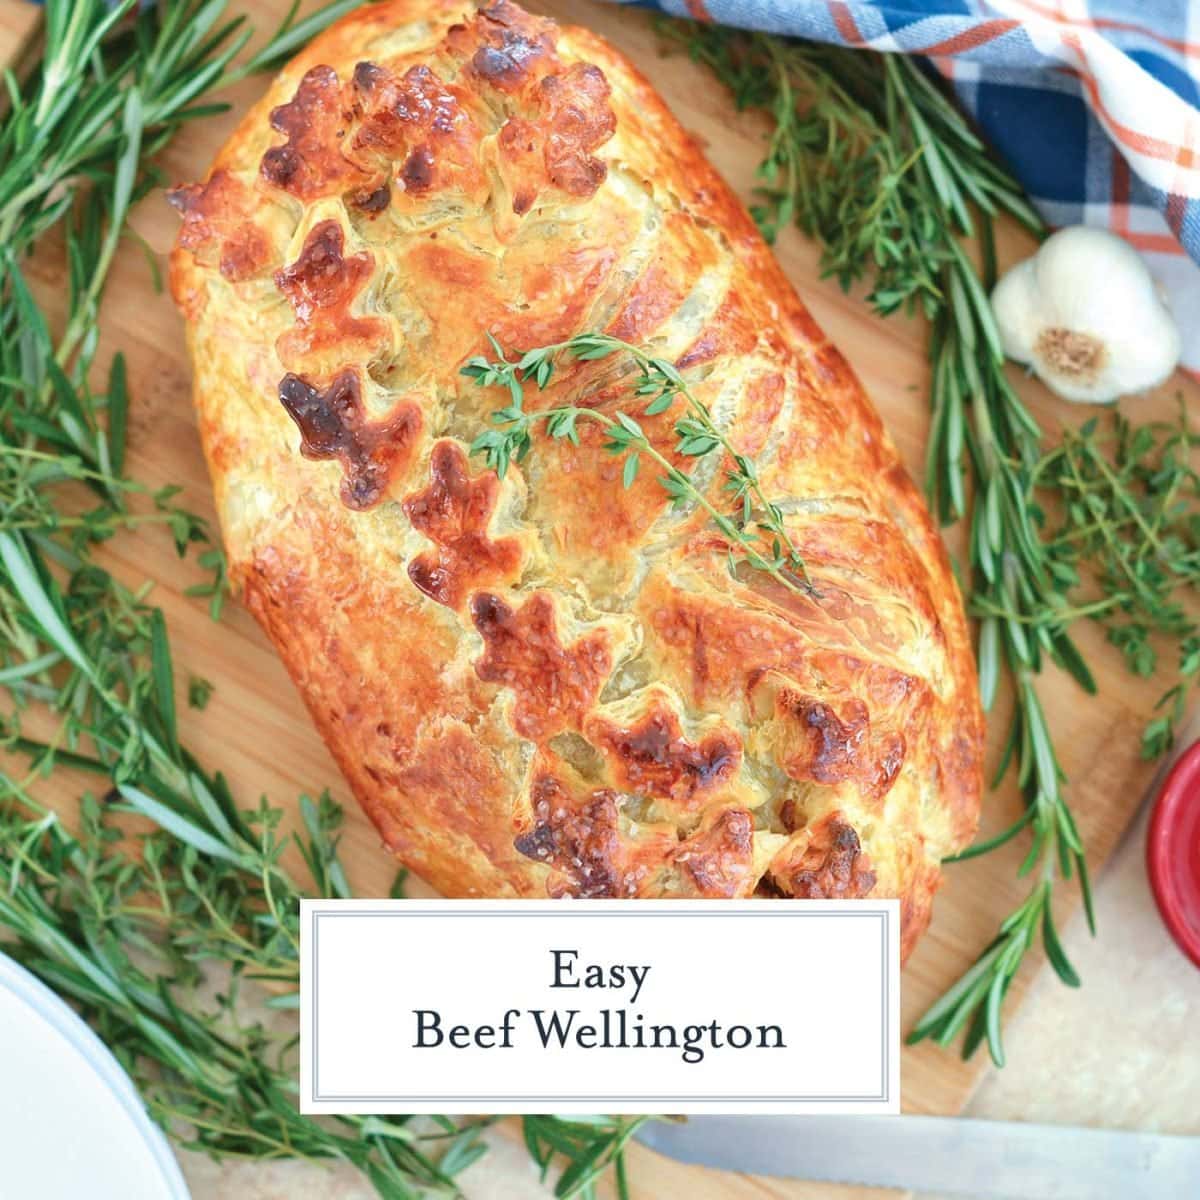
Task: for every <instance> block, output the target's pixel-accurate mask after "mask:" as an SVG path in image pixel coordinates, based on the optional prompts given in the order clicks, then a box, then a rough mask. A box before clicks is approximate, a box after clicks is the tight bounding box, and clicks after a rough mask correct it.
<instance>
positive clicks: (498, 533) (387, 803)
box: [172, 0, 982, 953]
mask: <svg viewBox="0 0 1200 1200" xmlns="http://www.w3.org/2000/svg"><path fill="white" fill-rule="evenodd" d="M175 196H176V203H177V204H178V206H179V207H180V208H181V210H182V211H183V213H184V221H183V227H182V229H181V232H180V237H179V243H178V246H177V248H176V250H175V253H174V255H173V257H172V285H173V291H174V294H175V295H176V296H177V298H178V299H179V301H180V304H181V307H183V308H184V310H185V313H186V315H187V318H188V335H189V339H190V345H191V351H192V359H193V363H194V367H195V373H196V403H197V407H198V409H199V413H200V427H201V432H202V435H203V438H204V444H205V450H206V453H207V455H208V458H209V462H210V466H211V469H212V473H213V479H214V484H215V488H216V492H217V504H218V511H219V513H220V517H221V523H222V528H223V532H224V536H225V542H226V546H227V550H228V554H229V561H230V568H231V573H232V576H233V579H234V582H235V584H236V586H238V587H239V588H241V589H242V591H243V593H244V595H245V597H246V601H247V603H248V604H249V606H250V607H251V610H252V611H253V612H254V614H255V616H256V617H257V618H258V619H259V621H260V622H261V623H262V624H263V626H264V628H265V629H266V630H267V631H268V633H269V635H270V637H271V638H272V640H273V641H274V642H275V644H276V645H277V647H278V649H279V652H280V654H281V655H282V656H283V658H284V661H285V662H286V664H287V667H288V669H289V671H290V672H291V674H292V676H293V678H294V679H295V680H296V682H297V685H298V686H299V687H300V689H301V691H302V692H303V694H304V697H305V700H306V701H307V703H308V706H309V708H310V710H311V711H312V713H313V716H314V719H315V720H316V722H317V724H318V726H319V728H320V730H321V733H322V734H323V736H324V737H325V739H326V740H327V742H328V743H329V746H330V748H331V749H332V751H333V753H334V754H335V755H336V756H337V759H338V761H339V763H340V765H341V767H342V769H343V770H344V772H345V773H346V776H347V778H348V779H349V781H350V783H351V784H352V786H353V788H354V790H355V792H356V794H357V795H358V797H359V799H360V801H361V803H362V805H363V807H364V809H365V810H366V812H367V813H368V814H369V816H370V817H371V819H372V820H373V821H374V823H375V825H376V826H377V827H378V829H379V832H380V835H381V837H382V839H383V841H384V843H385V844H386V845H387V847H388V848H389V849H390V850H391V851H392V852H393V853H395V854H396V855H397V856H398V857H399V858H400V859H401V860H403V862H404V863H406V864H407V865H408V866H409V867H411V868H412V869H413V870H414V871H416V872H418V873H419V874H421V875H422V876H423V877H424V878H426V879H427V880H428V881H429V882H430V883H432V884H433V885H434V886H435V887H437V888H438V889H440V890H441V891H442V892H444V893H445V894H447V895H459V896H495V897H505V896H542V897H544V896H547V895H549V896H614V897H645V896H651V897H659V896H668V897H669V896H679V897H696V896H699V897H734V896H763V897H771V898H775V899H776V900H779V899H780V898H783V897H791V896H843V897H855V896H866V895H869V896H895V897H898V898H899V899H900V910H901V924H902V949H903V952H904V953H908V951H909V950H911V948H912V946H913V944H914V942H915V941H916V939H917V937H918V936H919V935H920V933H921V931H922V929H924V927H925V925H926V923H927V922H928V920H929V914H930V908H931V904H932V896H933V893H934V891H935V890H936V888H937V886H938V883H939V880H940V877H941V876H940V868H939V864H940V862H941V860H942V859H943V858H944V857H945V856H946V855H948V854H950V853H952V852H953V851H955V850H957V849H959V848H961V847H962V846H964V845H965V844H966V843H967V842H969V841H970V839H971V837H972V836H973V833H974V830H975V826H976V822H977V818H978V810H979V793H980V785H981V781H980V753H981V739H982V720H981V716H980V712H979V704H978V698H977V691H976V682H975V676H974V666H973V661H972V655H971V650H970V646H969V643H968V639H967V628H966V622H965V620H964V617H963V612H962V605H961V601H960V598H959V595H958V591H957V589H956V586H955V583H954V579H953V576H952V574H951V571H950V566H949V562H948V559H947V556H946V553H945V550H944V548H943V547H942V544H941V542H940V540H939V538H938V536H937V533H936V532H935V530H934V527H933V524H932V522H931V521H930V519H929V516H928V513H927V512H926V511H925V508H924V505H923V503H922V501H921V498H920V496H919V494H918V493H917V491H916V489H915V488H914V487H913V485H912V483H911V481H910V480H909V478H908V476H907V475H906V474H905V472H904V469H903V467H902V466H901V464H900V461H899V459H898V457H897V454H896V451H895V449H894V447H893V445H892V443H891V441H890V440H889V438H888V436H887V434H886V432H885V431H884V429H883V427H882V425H881V424H880V421H879V418H878V416H877V415H876V414H875V412H874V410H873V409H872V408H871V406H870V404H869V403H868V401H867V400H866V398H865V396H864V395H863V392H862V389H861V387H860V386H859V384H858V382H857V380H856V379H855V377H854V375H853V374H852V372H851V371H850V369H849V367H848V366H847V365H846V363H845V361H844V360H843V359H842V357H841V356H840V355H839V354H838V352H837V351H836V349H835V348H834V347H833V346H831V345H830V344H829V342H828V340H827V339H826V338H825V336H824V335H823V334H822V333H821V331H820V330H819V329H818V328H817V326H816V325H815V324H814V322H813V321H812V318H811V317H810V316H809V314H808V312H807V311H806V310H805V308H804V306H803V305H802V304H801V303H800V301H799V300H798V299H797V297H796V295H795V293H794V291H793V290H792V288H791V286H790V284H789V283H788V281H787V279H786V278H785V277H784V275H783V274H782V272H781V271H780V269H779V267H778V265H777V264H776V262H775V261H774V259H773V258H772V257H771V254H770V252H769V251H768V249H767V248H766V246H765V245H764V244H763V242H762V240H761V238H760V237H759V236H758V234H757V232H756V230H755V229H754V226H753V224H752V222H751V221H750V219H749V217H748V216H747V214H746V213H745V211H744V210H743V208H742V207H741V205H740V204H739V203H738V201H737V200H736V199H735V198H734V196H733V195H732V193H731V192H730V191H729V189H728V188H727V187H726V186H725V184H724V183H723V182H722V181H721V179H720V178H719V177H718V176H717V175H716V173H715V172H714V171H713V169H712V168H711V166H709V164H708V163H707V162H706V161H705V160H704V158H703V157H702V156H701V154H700V152H699V151H698V149H697V148H696V146H695V144H694V142H693V141H692V140H691V139H690V138H689V137H688V136H687V134H686V133H685V132H684V131H683V129H681V128H680V126H679V124H678V122H676V121H675V120H674V118H673V117H672V116H671V114H670V113H669V112H668V111H667V110H666V108H665V107H664V106H663V104H662V102H661V100H660V99H659V98H658V97H657V95H656V94H655V93H654V91H653V90H652V89H651V88H650V86H649V85H648V84H647V83H646V81H645V80H643V79H642V78H641V77H640V76H639V75H638V74H637V72H636V71H635V70H634V69H633V68H632V67H631V66H630V65H629V64H628V63H627V62H626V61H625V60H624V59H623V58H621V56H620V55H618V54H617V53H616V52H615V51H613V50H612V49H611V48H610V47H609V46H607V45H606V44H605V43H604V42H603V41H601V40H600V39H599V38H597V37H595V36H593V35H592V34H590V33H588V32H586V31H584V30H581V29H573V28H559V27H557V26H556V25H554V24H553V23H552V22H550V21H548V20H546V19H544V18H541V17H535V16H530V15H529V14H527V13H524V12H523V11H522V10H521V9H519V8H518V7H517V6H516V5H515V4H511V3H508V2H507V0H498V2H496V3H487V4H483V5H480V4H477V3H474V2H472V0H383V2H382V3H379V4H374V5H365V6H363V7H362V8H361V9H359V10H357V11H356V12H354V13H353V14H351V15H350V16H348V17H346V18H345V19H344V20H343V21H341V22H340V23H339V24H337V25H335V26H334V27H333V28H332V29H330V30H329V31H328V32H327V33H325V34H323V35H322V36H320V37H318V38H317V39H316V40H315V41H314V42H313V44H312V45H311V46H310V47H309V48H308V49H307V50H305V51H304V52H303V53H302V54H301V55H300V56H299V57H298V58H297V59H296V60H295V61H294V62H293V63H292V64H291V65H290V66H288V67H287V68H286V70H284V72H283V73H282V74H281V75H280V77H279V78H278V80H276V82H275V83H274V84H273V86H272V87H271V89H270V92H269V95H268V96H267V98H266V99H265V100H264V102H263V103H262V105H260V106H258V107H257V108H255V109H254V110H252V111H251V112H250V113H249V114H248V115H247V116H246V118H245V120H244V121H243V123H242V125H241V126H240V128H239V129H238V131H237V132H236V133H235V134H234V136H233V138H232V139H231V140H230V142H229V143H228V145H227V146H226V147H225V148H224V149H223V150H222V151H221V153H220V155H219V156H218V158H217V160H216V162H215V163H214V164H213V169H212V171H211V173H210V175H209V177H208V179H207V181H205V182H204V183H202V184H199V185H194V186H193V187H191V188H186V189H182V190H181V191H178V192H176V193H175ZM585 331H594V332H606V333H608V334H610V335H613V336H616V337H619V338H622V339H624V340H626V341H631V342H635V343H637V344H638V345H639V346H642V347H645V348H646V349H647V351H648V352H649V353H652V354H653V355H654V356H656V357H658V358H661V359H663V360H664V361H667V362H670V363H672V364H674V366H675V367H676V369H678V370H680V371H683V372H686V378H687V383H688V386H689V388H690V389H691V390H692V391H693V392H694V394H695V395H696V397H697V398H698V400H699V401H700V402H702V403H703V404H704V405H705V406H706V407H707V408H708V410H709V411H710V412H711V413H712V414H713V417H714V420H715V421H717V422H718V423H719V426H720V429H721V431H722V433H723V435H724V436H725V437H726V438H728V440H729V442H730V444H731V445H732V446H734V447H736V449H737V452H738V453H740V454H745V455H750V456H753V458H754V462H755V464H756V467H757V470H758V474H759V476H760V479H761V483H762V488H763V492H764V494H765V495H768V496H770V497H771V498H772V499H773V500H775V499H776V498H777V499H778V502H779V503H780V505H781V513H782V517H781V520H782V521H783V523H784V526H785V528H786V532H787V535H788V537H789V538H790V539H791V540H792V541H794V543H795V545H796V547H797V550H798V552H799V553H800V554H801V555H802V557H803V559H804V561H805V563H806V564H807V566H808V570H809V573H810V575H811V576H812V581H813V584H814V587H815V589H816V590H815V593H814V594H807V593H806V594H798V593H796V592H794V591H789V590H788V589H786V588H784V587H782V586H779V585H777V584H776V583H775V581H774V580H772V579H771V578H770V577H769V576H767V575H765V574H764V573H763V572H762V571H755V570H749V571H743V570H741V569H738V570H737V571H735V573H734V576H733V577H731V576H730V574H729V572H728V570H727V566H726V559H725V553H724V547H723V544H722V539H721V538H720V537H718V536H715V535H714V532H713V529H712V526H711V524H710V523H709V520H708V516H707V514H706V513H705V512H703V511H702V510H701V509H699V508H691V507H688V506H686V505H685V506H684V507H682V508H680V509H672V508H671V506H670V505H669V503H668V499H667V496H666V493H665V492H664V491H663V488H662V487H661V485H660V484H659V483H658V481H657V480H656V479H655V478H653V472H651V471H648V470H643V471H642V472H641V473H640V474H639V476H638V478H637V479H636V480H635V481H634V483H633V486H631V487H629V488H625V487H623V486H622V475H621V472H622V462H621V460H620V459H619V458H615V457H614V456H612V455H609V454H606V453H605V451H604V447H603V443H604V440H605V438H604V434H603V431H602V430H600V429H599V427H598V426H597V425H596V424H595V423H590V424H589V426H588V428H586V429H585V428H583V427H582V426H581V427H580V431H579V432H580V437H579V442H578V444H573V443H571V442H570V441H567V440H557V441H552V440H547V439H546V438H545V437H544V436H543V434H542V433H541V432H540V428H541V427H540V426H539V427H538V430H539V431H536V432H535V434H534V446H533V450H532V453H530V454H529V456H528V458H527V459H525V460H524V461H523V462H521V463H517V464H514V465H513V466H512V467H511V469H510V470H509V471H508V473H507V474H506V475H505V477H504V479H503V481H501V480H500V479H498V478H496V476H495V474H494V473H492V472H490V471H486V470H483V469H482V468H481V467H479V466H477V465H475V464H471V463H469V462H468V456H467V448H468V447H469V446H470V445H471V443H472V442H473V441H474V439H475V438H476V437H477V436H478V435H479V433H480V432H481V431H483V430H484V429H486V428H488V427H489V417H490V414H491V412H492V411H494V410H495V409H497V408H499V407H501V406H503V405H504V404H505V403H507V402H508V397H507V393H503V394H502V393H501V391H500V390H499V389H493V390H489V389H481V388H479V387H477V386H476V385H475V384H474V383H473V382H471V381H469V380H467V379H465V378H464V377H463V376H462V374H461V369H462V367H463V365H464V363H466V362H467V360H469V359H470V358H472V357H473V356H475V355H479V354H481V353H485V354H486V353H490V351H491V347H490V346H489V343H488V342H487V340H486V334H487V333H491V334H492V335H494V337H495V338H496V339H497V340H498V341H499V343H500V344H501V345H502V346H504V347H505V348H506V349H509V350H518V351H519V350H523V349H527V348H531V347H535V346H542V345H547V344H550V343H554V342H558V341H561V340H565V339H567V338H570V337H572V336H573V335H576V334H579V333H582V332H585ZM631 382H635V376H634V375H633V374H632V373H631V369H630V364H629V363H628V362H627V361H623V360H622V357H621V356H613V357H612V358H610V359H605V360H602V361H598V362H583V363H579V362H570V363H562V364H560V369H559V370H557V371H556V373H555V376H554V379H553V381H552V383H551V385H550V387H549V388H548V390H547V391H545V392H540V391H537V390H536V389H532V388H531V389H529V390H528V391H527V394H526V397H525V403H526V405H527V406H528V407H529V408H530V409H534V408H537V407H539V406H543V405H544V406H546V407H552V406H556V405H580V406H583V405H586V406H591V407H595V408H598V409H601V410H603V411H604V412H605V413H612V412H616V411H628V412H632V413H640V412H641V408H639V406H638V400H637V398H635V397H633V396H631V393H630V387H631ZM672 424H673V417H671V416H670V415H668V414H660V415H658V416H654V417H647V418H645V420H644V431H645V434H646V437H647V438H648V439H649V440H650V443H651V444H652V445H653V447H654V448H655V449H656V450H657V451H659V452H661V453H662V454H664V455H666V456H668V458H669V460H670V461H671V462H672V463H675V462H678V463H679V464H680V467H679V469H681V470H687V471H689V472H692V475H691V478H692V482H693V483H694V485H695V486H696V487H697V488H699V489H701V490H702V492H703V494H704V495H705V496H706V497H707V498H708V499H709V500H710V502H711V503H713V504H714V505H725V506H728V504H729V499H728V496H727V494H726V493H725V492H724V490H723V488H724V474H725V473H724V469H723V466H722V464H721V462H720V461H719V455H718V454H717V453H713V454H711V455H707V456H705V457H703V458H701V459H690V458H687V459H685V458H683V457H680V456H679V455H677V454H676V452H675V448H674V442H675V439H674V436H673V434H672ZM297 428H298V429H299V431H300V439H299V444H297V438H296V430H297ZM314 460H315V461H314Z"/></svg>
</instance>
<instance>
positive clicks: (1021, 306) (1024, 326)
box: [992, 258, 1042, 364]
mask: <svg viewBox="0 0 1200 1200" xmlns="http://www.w3.org/2000/svg"><path fill="white" fill-rule="evenodd" d="M992 312H993V314H994V315H995V317H996V325H997V327H998V328H999V330H1000V343H1001V345H1002V346H1003V347H1004V353H1005V354H1007V355H1008V357H1009V358H1011V359H1015V360H1016V361H1017V362H1019V363H1026V364H1028V363H1031V362H1033V344H1034V342H1036V341H1037V336H1038V333H1039V332H1040V330H1041V326H1042V316H1041V303H1040V301H1039V299H1038V280H1037V270H1036V267H1035V259H1032V258H1027V259H1025V261H1024V262H1019V263H1017V265H1016V266H1015V267H1013V268H1012V270H1011V271H1008V272H1007V273H1006V274H1005V275H1004V276H1003V277H1002V278H1001V280H1000V282H999V283H997V284H996V287H995V290H994V291H993V292H992Z"/></svg>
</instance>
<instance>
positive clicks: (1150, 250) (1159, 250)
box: [653, 0, 1200, 371]
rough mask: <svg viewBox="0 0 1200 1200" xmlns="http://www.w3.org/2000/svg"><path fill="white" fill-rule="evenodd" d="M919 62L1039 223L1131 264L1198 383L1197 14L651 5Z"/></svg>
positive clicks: (894, 5)
mask: <svg viewBox="0 0 1200 1200" xmlns="http://www.w3.org/2000/svg"><path fill="white" fill-rule="evenodd" d="M653 4H654V5H655V6H656V7H658V8H661V9H662V10H663V11H664V12H667V13H670V14H671V15H673V16H682V17H688V16H690V17H698V18H700V19H703V20H712V21H718V22H721V23H723V24H727V25H740V26H744V27H746V28H753V29H762V30H767V31H769V32H772V33H786V34H794V35H796V36H798V37H804V38H810V39H813V40H816V41H823V42H835V43H840V44H843V45H848V46H863V47H867V48H870V49H872V50H883V51H894V52H897V53H901V54H921V55H925V56H926V57H928V58H929V59H930V60H931V61H932V62H933V63H934V64H935V65H936V66H937V68H938V69H939V70H940V71H941V72H942V73H943V74H944V75H945V76H946V77H947V78H948V79H949V80H950V81H951V82H952V83H953V85H954V87H955V89H956V90H957V93H958V96H959V98H960V100H961V101H962V103H963V105H964V107H965V108H966V109H967V110H968V111H969V112H970V113H971V114H972V115H973V116H974V118H975V119H976V121H977V122H978V124H979V126H980V127H981V128H982V130H983V131H984V133H985V135H986V136H987V137H988V139H989V140H990V141H991V143H992V144H993V145H994V146H995V147H996V149H997V150H998V151H999V152H1000V153H1001V154H1002V155H1003V157H1004V158H1005V159H1006V160H1007V162H1008V163H1009V165H1010V166H1011V167H1012V169H1013V170H1014V171H1015V173H1016V174H1017V176H1018V177H1019V178H1020V180H1021V182H1022V183H1023V184H1024V185H1025V188H1026V190H1027V191H1028V193H1029V195H1030V198H1031V199H1032V200H1033V201H1034V203H1036V204H1037V206H1038V208H1039V209H1040V210H1041V212H1042V214H1043V215H1044V216H1045V217H1046V219H1047V220H1048V221H1049V222H1050V223H1051V224H1052V225H1075V224H1087V225H1099V226H1103V227H1104V228H1107V229H1111V230H1112V231H1113V232H1115V233H1118V234H1120V235H1121V236H1122V237H1124V238H1126V239H1128V241H1129V242H1130V243H1132V245H1133V246H1134V247H1136V248H1137V249H1138V250H1139V251H1141V253H1142V255H1143V257H1144V258H1145V259H1146V261H1147V263H1148V264H1149V266H1150V269H1151V270H1152V271H1153V273H1154V275H1155V277H1156V278H1157V279H1158V280H1159V281H1160V283H1161V284H1162V285H1163V286H1164V287H1165V288H1166V290H1167V292H1168V294H1169V295H1170V298H1171V306H1172V309H1173V310H1174V313H1175V316H1176V319H1177V320H1178V321H1179V323H1180V326H1181V329H1182V332H1183V345H1184V364H1185V365H1186V366H1187V367H1189V368H1190V369H1191V370H1193V371H1200V0H987V2H985V0H878V2H876V3H867V2H865V0H653Z"/></svg>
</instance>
